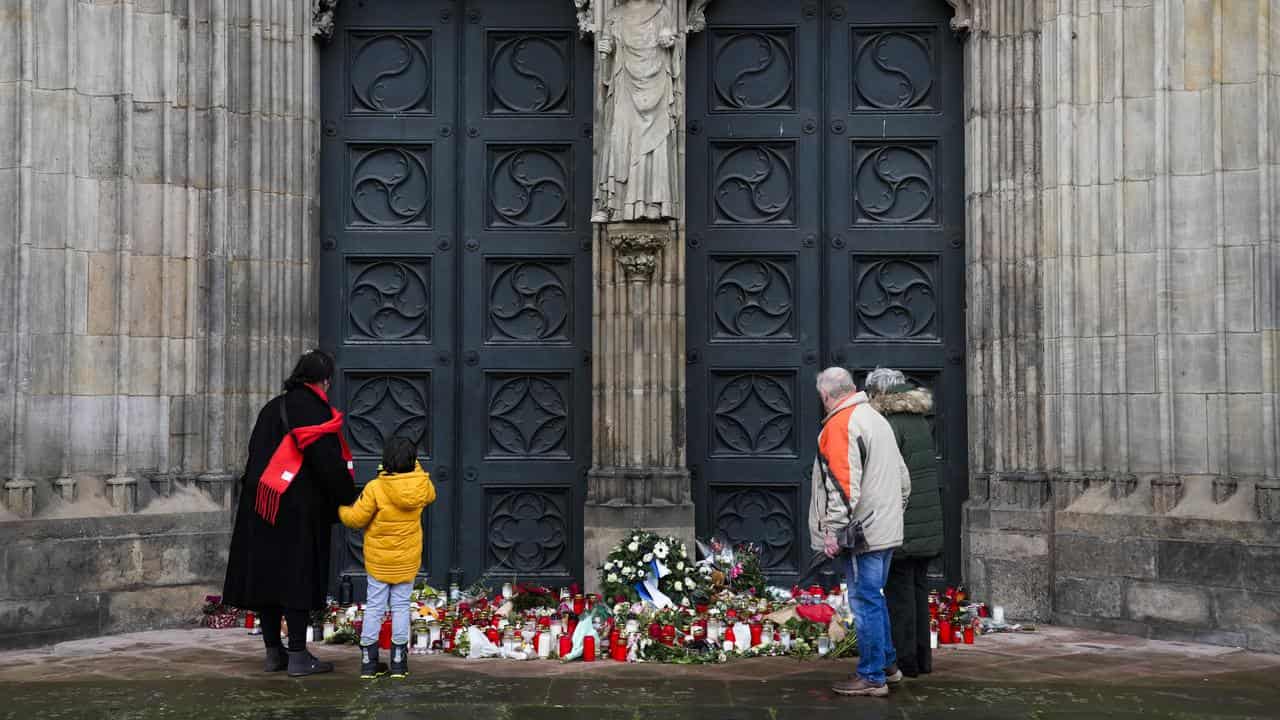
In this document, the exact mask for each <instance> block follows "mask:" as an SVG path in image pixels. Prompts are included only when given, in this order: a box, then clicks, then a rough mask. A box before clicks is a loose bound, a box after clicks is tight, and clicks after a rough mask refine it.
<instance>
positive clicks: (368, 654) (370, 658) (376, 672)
mask: <svg viewBox="0 0 1280 720" xmlns="http://www.w3.org/2000/svg"><path fill="white" fill-rule="evenodd" d="M386 674H387V664H386V663H381V662H378V646H377V645H361V646H360V679H362V680H372V679H374V678H379V677H382V676H383V675H386Z"/></svg>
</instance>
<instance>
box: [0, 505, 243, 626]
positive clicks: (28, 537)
mask: <svg viewBox="0 0 1280 720" xmlns="http://www.w3.org/2000/svg"><path fill="white" fill-rule="evenodd" d="M227 528H228V518H227V513H223V512H203V513H185V514H164V515H132V516H120V517H100V518H81V519H69V520H41V521H36V522H25V523H0V649H10V648H17V647H30V646H35V645H43V644H49V643H55V642H59V641H62V640H67V639H71V638H78V637H87V636H93V635H106V634H111V633H120V632H134V631H137V630H151V629H158V628H163V627H181V626H184V625H191V624H193V623H195V622H196V621H197V620H198V619H199V616H200V605H201V602H202V601H203V599H204V597H205V595H208V594H210V593H220V592H221V590H220V588H221V586H222V574H223V571H224V569H225V567H226V562H227V548H228V545H229V533H228V530H227Z"/></svg>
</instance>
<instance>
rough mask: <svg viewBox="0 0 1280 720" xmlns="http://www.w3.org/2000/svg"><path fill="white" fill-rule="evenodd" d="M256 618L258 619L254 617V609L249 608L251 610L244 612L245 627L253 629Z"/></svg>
mask: <svg viewBox="0 0 1280 720" xmlns="http://www.w3.org/2000/svg"><path fill="white" fill-rule="evenodd" d="M256 619H257V618H255V617H254V614H253V611H252V610H249V611H247V612H245V614H244V627H245V629H246V630H252V629H253V624H254V621H255V620H256Z"/></svg>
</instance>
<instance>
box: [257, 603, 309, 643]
mask: <svg viewBox="0 0 1280 720" xmlns="http://www.w3.org/2000/svg"><path fill="white" fill-rule="evenodd" d="M310 616H311V613H309V612H307V611H306V610H292V609H287V608H282V607H280V606H279V605H277V606H275V607H265V608H260V609H259V610H258V617H259V618H262V642H263V643H264V644H265V645H266V646H267V647H269V648H272V647H280V645H282V644H283V643H281V642H280V618H284V619H285V620H288V621H289V650H291V651H293V652H298V651H300V650H306V649H307V622H308V621H309V620H310V619H311V618H310Z"/></svg>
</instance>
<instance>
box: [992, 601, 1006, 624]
mask: <svg viewBox="0 0 1280 720" xmlns="http://www.w3.org/2000/svg"><path fill="white" fill-rule="evenodd" d="M991 621H992V622H994V623H995V624H997V625H1000V624H1002V623H1004V606H1003V605H997V606H995V607H993V608H991Z"/></svg>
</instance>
